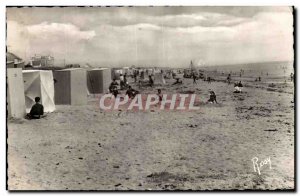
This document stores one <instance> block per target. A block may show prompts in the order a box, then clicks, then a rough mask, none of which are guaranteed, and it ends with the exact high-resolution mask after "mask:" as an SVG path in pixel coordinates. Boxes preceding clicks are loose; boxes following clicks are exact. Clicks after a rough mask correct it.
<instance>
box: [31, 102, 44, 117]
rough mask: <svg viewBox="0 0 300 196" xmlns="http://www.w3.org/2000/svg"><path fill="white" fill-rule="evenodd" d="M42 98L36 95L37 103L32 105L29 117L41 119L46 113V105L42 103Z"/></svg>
mask: <svg viewBox="0 0 300 196" xmlns="http://www.w3.org/2000/svg"><path fill="white" fill-rule="evenodd" d="M40 100H41V98H40V97H35V98H34V101H35V104H34V105H33V106H32V107H31V110H30V113H29V114H27V117H28V118H29V119H40V118H41V117H42V116H43V115H44V106H43V105H42V104H40V103H39V102H40Z"/></svg>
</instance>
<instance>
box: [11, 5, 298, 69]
mask: <svg viewBox="0 0 300 196" xmlns="http://www.w3.org/2000/svg"><path fill="white" fill-rule="evenodd" d="M6 15H7V49H8V51H10V52H13V53H15V54H17V55H18V56H20V57H21V58H23V59H25V60H29V59H30V57H31V56H32V55H34V54H41V55H52V56H54V58H55V61H56V63H57V64H59V63H61V62H63V60H65V62H66V63H79V64H85V63H89V64H91V65H93V66H99V67H112V66H117V67H118V66H131V65H135V66H163V67H166V66H169V67H182V66H188V65H189V63H190V61H191V60H192V61H193V62H194V63H195V64H196V65H199V66H201V65H205V66H209V65H222V64H247V63H251V62H265V61H293V58H294V55H293V53H294V51H293V11H292V8H290V7H216V6H212V7H180V6H169V7H167V6H165V7H31V8H29V7H27V8H25V7H23V8H12V7H8V8H7V10H6Z"/></svg>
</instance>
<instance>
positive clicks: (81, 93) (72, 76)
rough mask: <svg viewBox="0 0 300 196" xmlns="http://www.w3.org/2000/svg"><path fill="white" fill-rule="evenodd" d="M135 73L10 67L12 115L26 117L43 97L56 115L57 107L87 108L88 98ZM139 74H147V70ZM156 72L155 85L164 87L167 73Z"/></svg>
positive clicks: (105, 70)
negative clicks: (114, 81)
mask: <svg viewBox="0 0 300 196" xmlns="http://www.w3.org/2000/svg"><path fill="white" fill-rule="evenodd" d="M131 71H132V69H128V70H126V69H115V68H112V69H110V68H94V69H92V68H91V69H83V68H69V69H62V70H22V69H21V68H7V104H8V105H7V109H8V110H7V111H8V116H9V117H14V118H22V117H24V115H25V113H29V111H30V109H31V107H32V106H33V105H34V103H35V101H34V99H35V97H40V98H41V104H43V106H44V111H45V112H53V111H54V110H55V105H85V104H87V95H90V94H103V93H106V92H107V90H108V88H109V85H110V83H111V80H112V78H115V79H117V80H118V79H119V76H120V74H125V73H126V74H128V75H132V73H131ZM139 71H140V72H141V71H144V72H146V70H139ZM152 71H153V70H152ZM147 72H150V71H147ZM156 72H157V73H156V74H154V82H155V83H160V84H164V83H165V81H164V78H163V74H162V73H158V71H156ZM153 73H155V72H153Z"/></svg>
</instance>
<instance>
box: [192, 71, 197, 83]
mask: <svg viewBox="0 0 300 196" xmlns="http://www.w3.org/2000/svg"><path fill="white" fill-rule="evenodd" d="M192 77H193V84H197V81H196V80H197V77H196V74H195V72H193V73H192Z"/></svg>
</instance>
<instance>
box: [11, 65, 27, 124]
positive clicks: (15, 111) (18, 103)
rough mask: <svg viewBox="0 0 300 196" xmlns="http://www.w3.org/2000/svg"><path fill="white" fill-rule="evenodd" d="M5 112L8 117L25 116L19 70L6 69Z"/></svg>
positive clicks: (21, 80)
mask: <svg viewBox="0 0 300 196" xmlns="http://www.w3.org/2000/svg"><path fill="white" fill-rule="evenodd" d="M7 111H8V116H9V117H14V118H23V117H24V116H25V97H24V83H23V74H22V69H21V68H11V69H7Z"/></svg>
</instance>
